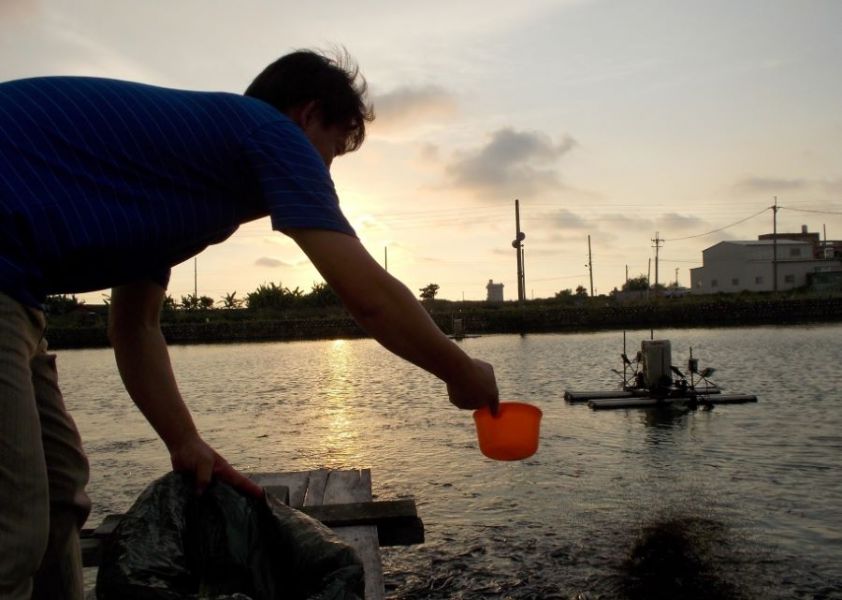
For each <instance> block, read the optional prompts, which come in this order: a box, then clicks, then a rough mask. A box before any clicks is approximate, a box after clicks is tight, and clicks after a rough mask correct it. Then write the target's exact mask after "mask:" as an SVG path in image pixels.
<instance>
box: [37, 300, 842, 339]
mask: <svg viewBox="0 0 842 600" xmlns="http://www.w3.org/2000/svg"><path fill="white" fill-rule="evenodd" d="M222 312H223V311H213V310H211V311H208V312H207V317H205V318H204V319H202V318H196V317H198V316H199V315H195V316H194V318H193V319H191V320H190V321H186V320H185V321H173V322H164V323H163V324H162V329H163V332H164V336H165V337H166V338H167V341H168V342H169V343H171V344H206V343H225V342H229V343H230V342H257V341H279V340H306V339H336V338H356V337H365V332H364V331H363V330H362V329H360V327H359V326H358V325H357V324H356V323H355V322H354V321H353V320H352V319H351V318H350V317H342V316H337V317H331V318H319V317H309V318H294V317H290V316H289V315H287V316H285V317H279V318H276V319H272V318H261V319H259V320H257V319H254V320H252V319H249V318H237V319H235V320H228V319H225V318H223V317H224V315H221V313H222ZM432 317H433V319H434V320H435V322H436V323H437V324H438V326H439V327H440V328H441V329H442V331H444V332H445V333H452V332H453V322H454V319H461V320H462V327H463V331H464V332H466V333H468V334H492V333H548V332H570V331H597V330H603V329H647V328H667V327H727V326H745V325H769V324H791V323H809V322H816V323H827V322H839V321H842V297H827V298H790V299H775V300H762V299H760V300H759V299H751V300H746V301H740V300H739V299H733V298H727V299H711V300H710V301H705V302H702V301H693V302H672V301H668V300H661V301H657V302H651V303H648V304H632V305H618V304H613V303H608V302H603V303H600V301H599V299H595V300H592V301H587V302H582V303H580V304H576V305H559V304H553V303H549V302H545V303H538V302H530V303H527V304H526V305H525V306H523V307H519V306H517V305H516V304H514V303H508V304H503V305H496V306H495V305H479V304H474V305H471V306H464V305H460V304H459V303H447V304H445V305H443V306H442V305H434V306H433V307H432ZM47 339H48V340H49V342H50V346H51V347H52V348H91V347H104V346H107V345H108V338H107V336H106V332H105V326H104V324H103V323H96V324H92V325H87V326H72V327H68V326H65V327H60V326H53V327H50V329H49V330H48V332H47Z"/></svg>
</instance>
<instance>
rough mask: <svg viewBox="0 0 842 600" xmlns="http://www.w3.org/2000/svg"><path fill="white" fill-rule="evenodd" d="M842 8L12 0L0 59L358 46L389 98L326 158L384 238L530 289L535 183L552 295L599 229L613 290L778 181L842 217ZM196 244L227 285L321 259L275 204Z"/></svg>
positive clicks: (217, 280)
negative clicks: (520, 265)
mask: <svg viewBox="0 0 842 600" xmlns="http://www.w3.org/2000/svg"><path fill="white" fill-rule="evenodd" d="M840 27H842V2H837V1H835V0H829V1H809V0H807V1H804V2H793V1H777V0H757V1H755V0H736V1H734V0H728V1H720V0H706V1H704V2H699V1H698V0H696V1H680V0H676V1H655V0H641V1H635V0H629V1H623V2H620V1H614V2H610V1H600V0H569V1H562V0H555V1H550V0H531V1H530V0H527V1H525V2H511V1H507V2H499V1H494V0H486V1H483V2H478V1H476V2H475V1H465V2H454V1H453V0H447V1H443V0H425V1H424V2H390V1H385V0H360V1H359V2H347V1H343V2H339V1H334V0H318V1H314V2H286V1H279V0H273V1H270V0H243V1H241V2H231V1H223V0H212V1H211V0H208V1H199V0H177V1H172V0H166V1H164V0H144V1H143V2H127V1H115V0H109V1H105V0H0V52H2V57H3V60H2V61H0V80H9V79H16V78H21V77H29V76H35V75H59V74H63V75H67V74H74V75H95V76H104V77H112V78H119V79H130V80H137V81H143V82H147V83H153V84H157V85H164V86H170V87H178V88H185V89H196V90H220V91H229V92H241V91H242V90H243V89H245V87H246V86H247V85H248V83H249V82H250V81H251V79H252V78H253V77H254V76H255V75H256V74H257V73H258V72H259V71H260V70H261V69H262V68H263V67H264V66H265V65H266V64H268V63H269V62H271V61H272V60H274V59H275V58H277V57H278V56H280V55H282V54H285V53H287V52H289V51H291V50H295V49H299V48H316V49H330V48H331V47H336V46H344V47H345V48H347V50H348V51H349V52H350V54H351V55H352V56H353V57H354V58H355V59H356V60H357V62H358V63H359V64H360V67H361V69H362V72H363V73H364V75H365V76H366V79H367V80H368V82H369V87H370V91H371V100H372V102H373V104H374V108H375V112H376V113H377V119H376V121H375V122H374V123H373V124H372V125H371V127H370V132H369V137H368V139H367V141H366V143H365V144H364V145H363V147H362V149H361V150H360V151H358V152H356V153H354V154H351V155H348V156H345V157H341V158H339V159H337V161H336V162H335V163H334V166H333V170H332V173H333V178H334V181H335V182H336V187H337V190H338V192H339V196H340V200H341V205H342V207H343V210H344V212H345V214H346V215H347V216H348V218H349V220H350V221H351V223H352V224H353V225H354V227H355V228H356V230H357V232H358V234H359V236H360V238H361V240H362V241H363V243H364V244H365V245H366V247H367V248H368V249H369V251H370V252H371V253H372V254H373V255H374V256H375V257H376V258H377V259H378V260H379V261H381V262H382V261H383V259H384V249H386V248H388V267H389V271H390V272H391V273H393V274H394V275H396V276H397V277H398V278H399V279H401V280H402V281H403V282H404V283H406V284H407V286H408V287H409V288H410V289H411V290H413V292H416V293H417V291H418V289H419V288H421V287H423V286H425V285H427V284H429V283H437V284H439V286H440V292H439V297H442V298H447V299H452V300H461V299H462V298H464V299H466V300H479V299H484V298H485V294H486V290H485V286H486V284H487V283H488V280H489V279H493V280H494V281H495V282H502V283H504V284H505V297H506V299H513V298H515V297H516V295H517V291H516V290H517V286H516V265H515V254H514V250H513V248H512V245H511V242H512V240H513V239H514V233H515V232H514V228H515V225H514V200H515V198H518V199H520V206H521V226H522V229H523V230H524V231H525V232H526V241H525V249H526V290H527V295H528V296H530V297H535V298H539V297H548V296H553V295H554V293H555V292H557V291H559V290H562V289H565V288H575V287H576V286H578V285H583V286H585V287H589V281H588V269H587V266H586V265H587V263H588V244H587V239H588V235H590V236H591V244H592V251H593V269H594V287H595V288H596V290H595V291H596V293H608V292H610V291H611V289H612V288H614V287H615V286H616V287H620V286H621V285H622V283H623V281H624V279H625V271H626V266H628V271H629V275H630V276H632V277H634V276H637V275H640V274H645V273H646V272H647V269H648V268H649V267H648V266H649V259H650V258H654V249H653V245H654V244H653V242H652V239H653V238H655V236H656V232H657V233H658V234H659V237H660V238H661V239H664V240H666V241H665V242H663V244H662V247H661V250H660V257H661V262H660V269H659V280H660V281H661V282H662V283H669V282H672V281H674V280H675V278H676V274H677V275H678V281H679V283H680V284H682V285H688V284H689V269H690V268H691V267H695V266H699V265H700V264H701V252H702V250H703V249H704V248H706V247H708V246H711V245H713V244H715V243H717V242H720V241H722V240H725V239H755V238H756V237H757V235H758V234H761V233H767V232H770V231H771V229H772V211H771V210H765V211H764V209H767V208H768V207H769V206H771V204H772V203H773V202H774V197H775V196H776V197H777V200H778V203H779V204H780V205H781V206H782V207H783V208H782V210H780V211H779V213H778V231H783V232H786V231H797V230H800V228H801V226H802V225H807V226H808V228H809V229H810V230H811V231H818V232H819V233H823V230H824V229H826V232H827V237H828V238H829V239H842V76H840V74H841V73H842V66H840V65H842V34H840ZM743 220H744V221H743ZM739 221H743V222H742V223H739V224H736V225H733V224H735V223H737V222H739ZM732 225H733V226H732ZM721 228H725V229H722V230H721V231H718V232H716V233H712V234H710V235H702V234H706V233H708V232H711V231H713V230H719V229H721ZM196 264H197V266H198V290H199V293H200V294H202V295H207V296H210V297H212V298H214V299H215V300H217V301H219V299H220V298H221V297H222V296H223V295H224V294H226V293H229V292H232V291H236V292H237V293H238V296H243V295H245V293H246V292H248V291H251V290H253V289H255V288H256V287H257V286H258V285H260V284H261V283H267V282H275V283H280V284H281V285H283V286H286V287H290V288H294V287H296V286H298V287H300V288H301V289H302V290H304V291H309V290H310V288H311V286H312V284H313V283H315V282H319V281H321V277H320V276H319V275H318V273H317V272H316V271H315V270H314V269H313V267H312V266H311V265H310V264H309V262H308V261H307V260H306V258H305V257H304V255H303V254H302V253H301V252H300V250H298V248H297V247H296V246H295V245H294V244H293V243H292V242H291V241H290V240H289V239H288V238H285V237H284V236H283V235H281V234H279V233H277V232H273V231H272V230H271V228H270V226H269V223H268V220H261V221H258V222H255V223H251V224H248V225H246V226H243V227H242V228H241V229H240V231H239V232H238V233H237V234H235V236H234V237H232V238H231V239H230V240H228V241H227V242H225V243H224V244H222V245H219V246H215V247H212V248H209V249H208V250H206V251H205V252H203V253H202V254H201V255H199V257H198V260H197V263H196ZM193 268H194V263H193V261H189V262H188V263H185V264H182V265H180V266H178V267H176V268H175V269H174V271H173V277H172V281H171V285H170V293H171V294H172V295H173V296H174V297H176V298H177V299H178V298H179V297H180V296H181V295H184V294H187V293H189V292H192V291H193V284H194V280H193ZM651 275H652V279H653V281H654V276H655V275H654V263H653V265H652V272H651ZM101 297H102V296H101V294H100V293H92V294H86V295H83V296H82V298H83V299H85V300H86V301H87V302H89V303H96V302H99V301H101Z"/></svg>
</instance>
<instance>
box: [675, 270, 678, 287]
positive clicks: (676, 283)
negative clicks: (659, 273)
mask: <svg viewBox="0 0 842 600" xmlns="http://www.w3.org/2000/svg"><path fill="white" fill-rule="evenodd" d="M675 287H676V288H678V267H676V268H675Z"/></svg>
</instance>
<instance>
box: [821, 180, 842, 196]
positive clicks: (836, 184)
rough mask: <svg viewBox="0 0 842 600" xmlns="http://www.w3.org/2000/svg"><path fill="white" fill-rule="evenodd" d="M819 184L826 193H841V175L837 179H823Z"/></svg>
mask: <svg viewBox="0 0 842 600" xmlns="http://www.w3.org/2000/svg"><path fill="white" fill-rule="evenodd" d="M820 185H821V187H822V189H823V190H824V191H825V192H827V193H828V194H833V195H835V196H838V195H842V177H840V178H839V179H827V180H824V181H822V182H821V184H820Z"/></svg>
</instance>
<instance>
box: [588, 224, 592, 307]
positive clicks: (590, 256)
mask: <svg viewBox="0 0 842 600" xmlns="http://www.w3.org/2000/svg"><path fill="white" fill-rule="evenodd" d="M588 272H589V273H590V276H591V298H593V255H591V236H590V235H588Z"/></svg>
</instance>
